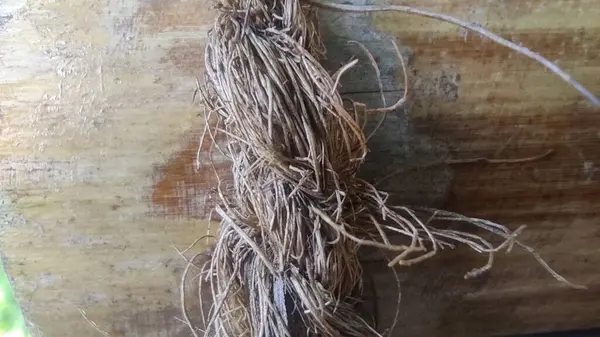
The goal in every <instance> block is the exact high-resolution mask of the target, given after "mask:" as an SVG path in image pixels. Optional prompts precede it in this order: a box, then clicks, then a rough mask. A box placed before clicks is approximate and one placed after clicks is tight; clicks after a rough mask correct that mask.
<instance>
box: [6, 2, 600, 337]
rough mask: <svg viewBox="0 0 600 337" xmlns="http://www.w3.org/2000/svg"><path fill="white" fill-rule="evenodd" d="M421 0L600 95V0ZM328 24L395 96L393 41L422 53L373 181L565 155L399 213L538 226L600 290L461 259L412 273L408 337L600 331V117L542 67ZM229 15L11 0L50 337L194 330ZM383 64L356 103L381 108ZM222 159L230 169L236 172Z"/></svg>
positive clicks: (408, 30) (13, 263)
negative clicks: (205, 72) (217, 33)
mask: <svg viewBox="0 0 600 337" xmlns="http://www.w3.org/2000/svg"><path fill="white" fill-rule="evenodd" d="M403 3H406V2H403ZM408 3H412V4H414V5H419V6H421V7H425V8H430V9H434V10H439V11H444V12H447V13H452V14H454V15H456V16H459V17H461V18H465V19H469V20H473V21H478V22H480V23H482V24H485V25H487V26H489V27H491V28H492V29H493V30H495V31H497V32H499V33H501V34H503V35H505V36H507V37H510V38H511V39H513V40H516V41H519V42H522V43H523V44H524V45H526V46H529V47H531V48H533V49H535V50H537V51H539V52H541V53H542V54H544V55H546V56H548V57H549V58H550V59H551V60H556V61H557V62H558V63H559V64H560V65H561V66H562V67H564V68H565V69H566V70H568V71H569V72H570V73H571V74H573V75H574V77H575V78H577V79H578V80H580V81H581V82H582V83H583V84H584V85H586V86H587V87H588V88H589V89H590V90H591V91H593V92H595V93H600V80H599V79H600V57H599V53H598V50H600V42H599V41H600V39H599V38H598V37H599V36H600V21H599V20H598V19H597V18H598V17H600V3H599V2H598V1H596V0H555V1H542V0H528V1H522V0H504V1H488V0H458V1H457V0H426V1H412V2H410V1H409V2H408ZM327 15H329V16H327V19H326V20H322V29H323V32H324V36H325V37H326V39H327V40H328V45H329V47H330V48H329V50H330V54H329V58H328V60H327V62H326V64H327V66H328V67H330V68H332V69H333V68H335V67H337V66H339V65H340V63H341V62H344V61H347V60H348V58H349V57H351V56H352V55H359V56H360V51H359V50H356V49H352V48H351V47H350V46H346V45H345V42H344V41H345V40H348V39H355V40H361V41H362V42H363V43H365V45H367V47H369V48H370V49H372V50H373V53H374V54H375V56H376V58H377V59H378V61H380V63H381V68H382V76H383V80H384V81H383V82H384V89H385V91H386V97H387V98H388V100H392V99H394V97H397V95H398V94H399V90H400V87H399V85H400V84H401V83H400V84H399V83H398V80H397V78H398V76H397V75H400V73H399V70H398V67H397V61H395V60H394V59H393V57H394V55H393V53H392V52H391V51H390V48H389V44H388V43H387V40H386V37H392V38H396V39H397V41H398V42H399V43H400V44H401V45H403V46H405V47H403V53H405V54H406V55H409V54H411V55H412V58H411V60H412V61H411V62H412V65H411V78H412V80H411V84H410V85H411V89H412V100H413V102H414V104H413V106H412V108H411V109H410V111H406V112H402V111H399V112H398V113H397V114H395V115H394V116H390V122H389V123H388V124H386V127H385V129H384V130H383V131H382V132H381V133H379V134H378V135H377V136H376V138H375V139H374V143H373V144H371V145H372V147H373V151H372V153H370V159H369V161H370V164H367V167H366V169H365V170H364V171H363V172H362V174H364V175H367V176H370V177H378V176H382V175H383V174H386V173H389V172H391V171H393V170H394V169H396V168H397V167H398V166H399V165H406V166H410V165H414V164H415V163H426V162H428V161H431V160H435V159H436V158H439V157H445V156H449V155H450V156H453V157H477V156H487V157H517V156H529V155H535V154H538V153H541V152H544V151H545V150H546V149H554V150H555V154H554V155H553V156H552V157H550V158H548V159H545V160H542V161H539V162H535V163H527V164H520V165H500V166H493V167H492V166H482V165H471V166H460V167H453V168H452V170H450V169H449V168H432V169H430V170H421V171H420V170H412V171H410V170H409V171H407V172H405V173H403V174H402V175H401V176H399V177H395V178H394V179H392V180H390V181H388V182H387V183H386V184H384V187H385V188H387V189H390V190H392V191H393V192H396V195H395V197H397V199H398V200H402V201H407V202H423V203H426V204H435V205H438V206H443V207H445V208H448V209H451V210H455V211H460V212H463V213H466V214H469V215H474V216H480V217H486V218H489V219H492V220H495V221H499V222H502V223H505V224H507V225H508V226H510V227H512V228H516V227H518V226H520V225H522V224H527V225H528V226H529V228H528V229H527V231H525V232H524V233H523V236H522V239H523V240H524V241H525V242H527V243H529V244H531V245H533V246H535V247H536V248H538V250H539V252H540V253H541V254H542V255H543V256H544V257H545V258H546V259H547V260H548V262H550V263H551V264H552V266H553V267H555V268H556V270H557V271H558V272H560V273H561V274H563V275H564V276H566V277H568V278H570V279H572V280H574V281H576V282H579V283H582V284H586V285H588V287H589V290H587V291H576V290H571V289H566V288H564V287H561V286H560V285H559V284H557V283H556V282H555V281H553V280H552V279H551V277H549V276H548V275H547V274H546V273H545V272H544V271H543V270H542V268H541V267H539V266H538V265H537V264H536V263H535V261H534V260H533V259H532V258H530V257H528V255H527V254H525V253H523V252H519V251H515V252H513V253H512V254H511V255H507V256H504V255H503V256H499V258H498V261H497V264H496V266H495V268H494V269H493V270H492V271H491V272H490V273H489V274H486V275H484V276H483V277H480V278H478V279H475V280H468V281H466V280H463V279H462V274H463V273H464V272H465V271H467V270H469V269H470V268H472V267H475V266H479V265H480V264H481V263H483V262H484V261H483V257H480V256H474V255H472V254H470V253H469V252H467V251H462V250H459V251H456V252H454V251H452V252H445V254H444V255H443V256H440V257H437V258H435V259H433V260H431V261H428V262H426V263H423V264H421V265H419V266H415V267H414V268H410V269H406V270H400V271H401V275H400V276H401V279H402V293H403V302H402V306H401V311H400V320H399V325H398V327H397V330H396V331H397V335H403V336H484V335H502V334H510V333H519V332H533V331H549V330H563V329H579V328H588V327H594V326H596V327H597V326H599V325H600V323H599V322H598V318H597V317H598V313H600V302H598V301H597V298H599V297H600V272H599V269H598V266H599V265H600V231H599V230H598V223H599V221H600V215H599V214H598V211H597V205H598V204H599V202H600V184H599V181H600V172H598V171H599V169H598V165H600V151H598V149H599V148H600V132H599V131H598V125H600V112H598V111H595V110H593V109H591V108H590V107H589V106H588V104H587V103H586V102H584V101H583V100H582V99H581V98H580V97H579V96H577V94H576V93H575V91H574V90H572V89H570V88H569V87H568V86H566V85H565V84H563V83H562V82H560V81H559V80H558V79H557V78H555V77H554V76H552V75H551V74H549V73H548V72H546V71H544V70H542V69H541V68H540V67H539V66H538V65H536V64H534V63H532V62H531V61H529V60H527V59H525V58H524V57H521V56H517V55H515V54H513V53H510V52H509V51H507V50H505V49H503V48H501V47H498V46H496V45H494V44H492V43H490V42H481V40H480V39H479V38H477V37H475V36H473V35H472V34H466V33H465V32H464V31H461V30H459V29H457V28H455V27H452V26H450V25H447V24H442V23H437V22H434V21H431V20H426V19H421V18H414V17H408V16H405V15H401V14H393V13H387V14H376V15H372V16H360V15H349V14H344V15H339V14H327ZM213 17H214V13H213V12H212V11H211V10H210V6H209V4H208V3H206V2H203V1H184V0H170V1H160V0H127V1H116V0H100V1H98V0H93V1H92V0H83V1H82V0H78V1H75V0H63V1H54V2H50V1H42V0H31V1H25V0H14V1H10V2H9V1H0V183H1V186H0V233H1V236H0V253H1V254H2V259H3V260H4V261H5V262H6V266H7V269H8V272H9V274H10V276H11V278H12V280H13V282H14V285H15V289H16V292H17V295H18V298H19V300H20V304H21V306H22V307H23V309H24V311H25V314H26V317H27V320H28V322H30V329H31V331H32V332H33V334H34V335H35V336H65V337H70V336H81V335H90V336H93V335H100V332H98V331H96V330H95V329H94V327H93V326H92V324H90V323H89V322H88V321H86V319H85V318H84V317H83V315H82V313H81V310H84V311H85V316H86V317H87V318H88V319H89V320H91V321H93V322H95V324H97V326H98V327H99V328H100V329H102V330H104V331H106V332H107V333H108V334H109V335H110V336H188V335H190V334H189V331H188V330H187V327H185V325H184V324H183V323H181V322H180V321H179V320H177V319H176V317H180V310H179V309H178V296H179V295H178V284H179V278H180V275H181V271H182V268H183V266H184V261H183V260H182V259H181V258H180V257H179V256H178V254H177V253H176V251H175V249H174V247H177V248H179V249H183V248H185V247H187V246H188V245H189V244H190V243H192V242H193V241H194V240H195V239H196V238H197V237H199V236H201V235H204V234H205V233H206V232H207V231H208V230H209V228H208V227H209V226H208V224H209V221H208V220H207V219H208V218H209V214H210V209H211V206H212V205H213V201H212V200H211V191H212V189H213V188H214V187H215V186H216V179H215V177H214V176H213V175H212V168H210V170H208V169H206V167H200V168H197V167H195V160H196V151H197V148H198V145H199V141H200V132H199V130H201V128H202V125H203V124H202V123H203V122H202V120H201V119H200V118H199V117H197V116H196V115H197V114H198V113H199V112H200V110H201V109H200V107H199V106H197V105H196V104H192V102H191V100H192V95H193V90H194V87H195V76H198V75H200V74H201V73H202V68H203V62H202V53H203V52H202V51H203V45H204V43H205V38H204V37H205V35H206V31H207V29H209V27H210V23H211V19H212V18H213ZM340 22H341V23H343V24H340ZM341 26H345V27H346V28H343V29H342V28H340V27H341ZM336 41H337V42H336ZM336 43H337V44H336ZM342 44H343V45H344V47H340V46H342ZM336 46H337V47H339V48H337V47H336ZM361 57H362V59H363V60H364V56H361ZM364 67H366V68H368V67H369V66H368V65H364V66H363V68H359V69H357V70H356V72H355V73H354V75H352V76H349V78H347V79H346V81H345V83H344V87H343V88H342V90H344V91H345V92H347V93H348V94H349V95H355V97H357V98H362V99H364V100H365V101H368V102H369V103H372V104H373V105H375V104H380V103H379V102H378V101H377V97H378V95H377V94H376V93H374V92H376V91H377V87H376V86H374V83H375V82H374V81H373V78H369V74H371V75H372V73H370V72H369V71H367V70H365V69H366V68H364ZM361 69H362V70H361ZM400 82H401V81H400ZM205 150H207V147H205V148H203V151H204V152H202V153H201V154H200V157H201V160H204V161H206V160H208V155H207V153H206V151H205ZM214 159H215V161H216V162H215V166H216V168H217V171H218V172H219V173H221V174H222V175H226V172H227V162H226V161H224V160H223V159H220V158H218V157H216V158H214ZM203 245H204V243H200V245H199V246H198V247H196V251H200V250H202V249H203ZM366 268H367V270H369V271H370V272H372V274H373V277H372V278H371V279H369V280H366V281H365V282H366V286H365V289H366V292H367V295H368V296H369V297H370V299H369V300H374V299H376V300H377V302H378V303H379V309H378V310H375V311H374V312H376V313H377V316H378V319H379V321H380V322H381V327H382V328H383V329H384V328H386V327H388V326H389V323H390V321H391V318H392V316H393V310H391V308H393V307H394V305H393V302H394V301H395V294H396V293H397V290H396V288H395V286H396V285H395V281H394V279H393V278H391V277H390V276H391V275H389V272H388V271H387V269H385V268H383V267H382V266H379V265H377V264H373V265H369V266H367V267H366ZM370 284H375V285H376V286H369V285H370ZM373 289H374V290H375V291H371V290H373Z"/></svg>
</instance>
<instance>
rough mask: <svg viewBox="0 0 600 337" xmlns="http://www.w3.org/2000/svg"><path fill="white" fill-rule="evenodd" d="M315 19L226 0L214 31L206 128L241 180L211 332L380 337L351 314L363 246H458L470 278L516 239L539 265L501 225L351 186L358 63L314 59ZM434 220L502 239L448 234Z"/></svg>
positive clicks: (396, 250)
mask: <svg viewBox="0 0 600 337" xmlns="http://www.w3.org/2000/svg"><path fill="white" fill-rule="evenodd" d="M313 14H314V13H313V11H312V9H311V4H310V3H308V2H303V1H301V0H227V1H223V2H222V3H221V4H220V5H219V11H218V16H217V17H216V20H215V25H214V28H213V29H212V30H211V31H210V33H209V37H208V43H207V47H206V54H205V65H206V77H205V79H204V83H203V87H202V88H201V90H200V92H201V94H202V95H203V99H204V106H205V108H206V109H207V110H206V111H207V112H206V116H207V119H214V120H216V123H215V124H213V126H212V127H208V128H207V129H206V130H205V131H206V132H207V133H208V134H209V135H210V136H212V137H213V138H214V137H215V135H216V134H217V133H221V134H223V135H225V137H226V138H227V140H228V142H227V145H226V147H218V148H217V149H218V150H219V151H221V152H223V153H224V154H225V155H226V156H228V157H229V158H230V159H231V162H232V163H233V166H232V172H233V180H232V182H231V183H228V184H223V185H222V186H221V188H220V189H219V195H220V197H221V199H222V200H221V201H222V202H221V204H220V206H219V207H217V209H216V212H217V213H218V214H219V215H220V217H221V219H222V221H221V227H220V231H219V234H218V238H217V239H216V244H215V247H214V250H213V252H212V256H211V260H210V262H209V263H207V264H206V265H205V266H204V267H203V272H202V275H201V276H202V277H203V279H204V280H206V281H207V285H206V286H207V287H209V289H210V291H211V293H212V297H213V301H214V303H213V305H212V307H211V308H210V310H208V311H207V312H205V314H206V320H205V322H204V326H205V329H204V330H202V333H203V334H204V335H205V336H209V335H210V336H219V337H225V336H227V337H242V336H253V337H254V336H256V337H259V336H260V337H263V336H264V337H285V336H288V337H295V336H315V337H317V336H318V337H323V336H331V337H334V336H380V333H379V332H378V331H376V330H375V329H374V328H373V327H372V326H371V325H370V324H369V323H367V322H366V321H365V320H363V319H362V318H361V317H360V316H359V315H358V313H357V312H356V311H355V306H356V304H357V303H358V302H359V301H360V295H361V277H362V269H361V263H360V261H359V258H358V251H359V249H360V248H361V247H364V246H370V247H373V248H376V249H380V250H381V251H383V252H386V253H387V254H386V255H385V256H387V257H388V258H389V265H390V266H397V265H404V266H406V265H411V264H414V263H417V262H419V261H422V260H424V259H427V258H429V257H431V256H433V255H434V254H436V253H437V252H438V251H439V250H440V249H443V248H446V247H453V246H454V245H456V244H464V245H466V246H468V247H470V248H471V249H473V250H474V251H476V252H478V253H485V254H488V256H489V260H488V263H487V264H485V265H484V266H483V267H482V268H478V269H475V270H473V271H471V272H469V273H467V276H474V275H477V274H479V273H480V272H482V271H485V270H487V269H489V268H490V267H491V265H492V261H493V257H494V253H495V252H497V251H498V250H500V249H510V248H511V247H512V246H513V245H514V244H516V245H520V246H521V247H523V248H524V249H526V250H529V251H530V252H532V254H534V256H536V257H537V255H536V254H535V253H534V252H533V250H531V249H530V248H529V247H527V246H525V245H523V244H522V243H520V242H519V241H517V240H516V239H515V236H516V234H517V233H516V232H511V231H509V230H507V229H506V228H505V227H503V226H500V225H498V224H495V223H493V222H490V221H486V220H481V219H475V218H467V217H464V216H461V215H458V214H455V213H451V212H446V211H439V210H431V209H411V208H407V207H400V206H392V205H389V204H388V203H387V202H386V199H387V195H386V193H384V192H381V191H379V190H377V189H376V188H375V187H374V186H373V185H372V184H370V183H369V182H367V181H365V180H362V179H359V178H357V171H358V170H359V168H360V165H361V163H363V161H364V159H365V156H366V154H367V137H366V136H365V133H364V130H363V124H364V123H363V122H364V118H365V116H364V114H363V112H364V111H365V109H363V108H364V106H363V105H361V104H360V103H356V102H351V101H349V100H343V99H342V97H341V96H340V94H339V93H338V84H339V80H340V77H341V76H342V75H343V73H344V71H345V70H347V69H348V68H349V67H351V66H352V65H353V63H350V64H348V65H347V66H345V67H343V68H342V69H340V70H339V71H338V72H336V73H335V74H330V73H328V72H327V71H326V70H325V69H324V68H323V67H322V66H321V65H320V63H319V58H320V57H321V56H322V54H323V48H322V43H321V41H320V39H319V34H318V32H317V30H316V27H315V25H314V22H315V21H314V20H313V17H312V16H313ZM401 103H402V100H400V101H399V102H398V103H397V104H395V105H394V107H397V106H398V105H400V104H401ZM207 125H208V123H207ZM440 221H462V222H466V223H469V224H472V225H474V226H476V227H479V228H483V229H485V230H486V231H487V232H491V233H493V234H495V237H497V238H499V240H498V242H497V243H496V244H495V245H494V244H492V242H489V241H487V240H485V239H484V238H482V237H480V236H477V235H474V234H470V233H466V232H460V231H456V230H452V229H441V228H440V227H439V226H437V227H436V223H439V222H440ZM517 232H518V231H517ZM537 258H538V260H539V261H540V262H542V261H541V259H539V257H537ZM542 263H543V262H542ZM544 265H545V264H544ZM545 266H546V265H545ZM546 267H547V266H546ZM547 268H548V269H549V267H547ZM549 270H550V269H549ZM550 271H551V270H550ZM551 272H552V271H551ZM552 273H553V274H554V275H555V276H556V277H557V278H559V279H561V278H560V276H558V275H556V274H555V273H554V272H552ZM186 316H187V315H186ZM203 318H204V317H203ZM190 325H191V324H190ZM192 330H193V332H194V334H195V335H198V330H197V329H195V328H194V327H192Z"/></svg>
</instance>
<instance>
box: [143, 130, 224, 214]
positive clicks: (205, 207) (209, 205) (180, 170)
mask: <svg viewBox="0 0 600 337" xmlns="http://www.w3.org/2000/svg"><path fill="white" fill-rule="evenodd" d="M224 140H225V135H224V134H217V136H216V141H217V142H222V141H224ZM199 145H200V136H199V134H198V133H194V134H193V135H192V136H191V141H188V143H187V146H186V147H185V149H184V150H183V151H181V152H179V153H177V154H176V155H175V156H174V157H173V159H171V160H169V162H168V163H167V165H166V166H164V167H162V168H161V169H160V172H161V173H160V179H159V180H158V182H157V183H155V184H154V186H153V189H152V205H153V209H154V211H155V212H157V213H158V214H161V215H164V216H177V217H190V218H199V219H208V218H209V216H210V213H211V210H212V209H213V208H214V206H215V205H216V200H217V198H218V197H217V194H216V191H217V187H218V185H219V179H220V180H222V181H224V180H225V181H226V180H228V179H230V177H231V165H230V163H229V162H228V161H227V160H226V159H225V158H223V156H222V155H220V154H219V153H218V151H217V150H213V151H212V152H213V153H212V157H211V155H209V153H210V149H211V147H212V145H213V141H212V139H211V138H210V136H209V135H206V136H205V137H204V141H203V143H202V149H201V151H200V152H201V155H200V160H201V166H200V167H199V168H196V153H197V151H198V146H199ZM211 160H212V165H211ZM212 219H214V220H217V217H216V214H214V213H213V215H212Z"/></svg>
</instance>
